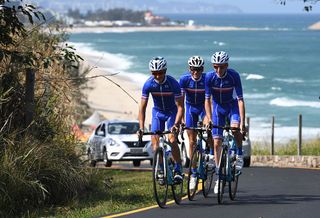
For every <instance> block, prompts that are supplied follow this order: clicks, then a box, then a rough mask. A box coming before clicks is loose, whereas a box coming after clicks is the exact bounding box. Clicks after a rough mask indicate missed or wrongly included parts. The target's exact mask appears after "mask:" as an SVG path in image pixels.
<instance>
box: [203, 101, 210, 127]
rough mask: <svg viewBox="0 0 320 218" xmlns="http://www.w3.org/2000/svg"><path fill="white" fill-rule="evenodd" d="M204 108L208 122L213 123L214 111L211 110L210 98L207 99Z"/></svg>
mask: <svg viewBox="0 0 320 218" xmlns="http://www.w3.org/2000/svg"><path fill="white" fill-rule="evenodd" d="M204 108H205V110H206V116H207V118H208V122H210V121H212V109H211V101H210V98H206V100H205V102H204Z"/></svg>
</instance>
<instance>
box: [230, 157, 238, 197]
mask: <svg viewBox="0 0 320 218" xmlns="http://www.w3.org/2000/svg"><path fill="white" fill-rule="evenodd" d="M231 177H232V179H231V181H229V197H230V199H231V200H232V201H234V200H235V198H236V194H237V190H238V181H239V175H237V171H236V165H235V161H233V162H232V167H231Z"/></svg>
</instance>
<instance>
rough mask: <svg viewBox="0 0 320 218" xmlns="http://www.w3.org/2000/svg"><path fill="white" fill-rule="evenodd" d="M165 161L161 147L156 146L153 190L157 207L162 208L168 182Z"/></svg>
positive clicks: (165, 198) (165, 199) (164, 203)
mask: <svg viewBox="0 0 320 218" xmlns="http://www.w3.org/2000/svg"><path fill="white" fill-rule="evenodd" d="M166 168H167V166H166V162H165V160H164V151H163V149H162V148H160V147H159V148H157V150H156V151H155V153H154V156H153V167H152V175H153V191H154V197H155V199H156V201H157V204H158V205H159V207H161V208H164V206H165V205H166V202H167V194H168V182H167V175H168V174H167V171H166Z"/></svg>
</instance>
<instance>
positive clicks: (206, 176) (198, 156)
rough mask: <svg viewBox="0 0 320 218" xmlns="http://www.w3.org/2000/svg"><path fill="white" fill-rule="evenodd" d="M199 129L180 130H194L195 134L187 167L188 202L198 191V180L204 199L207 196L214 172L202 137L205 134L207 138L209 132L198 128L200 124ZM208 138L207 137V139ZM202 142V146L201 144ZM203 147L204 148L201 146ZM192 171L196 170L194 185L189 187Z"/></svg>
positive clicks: (204, 139) (206, 143) (183, 128)
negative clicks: (195, 138)
mask: <svg viewBox="0 0 320 218" xmlns="http://www.w3.org/2000/svg"><path fill="white" fill-rule="evenodd" d="M198 126H199V127H196V128H194V127H182V130H185V129H189V130H194V131H196V132H197V144H196V146H194V148H193V151H192V157H191V159H190V165H189V173H188V187H187V190H188V199H189V200H190V201H192V200H193V198H194V196H195V194H196V193H197V190H198V183H199V180H200V179H201V180H202V193H203V195H204V197H207V196H208V194H209V191H210V189H211V186H212V181H213V174H214V172H215V170H214V168H213V167H212V166H209V164H208V162H209V151H210V149H209V147H208V142H207V139H206V138H205V137H204V133H205V132H206V133H207V136H209V135H210V134H211V131H210V130H208V129H206V128H203V127H200V126H202V124H200V125H198ZM207 138H208V137H207ZM203 142H204V144H203ZM203 145H204V146H203ZM192 169H197V173H196V183H195V187H191V185H190V182H191V177H192V176H194V175H192V173H193V172H192Z"/></svg>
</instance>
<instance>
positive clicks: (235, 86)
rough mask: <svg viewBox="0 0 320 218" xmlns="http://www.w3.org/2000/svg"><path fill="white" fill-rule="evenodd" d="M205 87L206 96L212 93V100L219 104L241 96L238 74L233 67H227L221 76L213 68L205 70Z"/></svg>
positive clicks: (208, 96)
mask: <svg viewBox="0 0 320 218" xmlns="http://www.w3.org/2000/svg"><path fill="white" fill-rule="evenodd" d="M205 89H206V98H210V97H211V95H212V100H213V102H215V103H216V104H219V105H222V104H227V103H230V102H232V101H234V99H235V98H237V99H242V98H243V94H242V85H241V80H240V75H239V73H237V72H236V71H235V70H233V69H227V72H226V74H225V75H224V76H223V77H222V78H220V77H219V76H218V75H217V74H216V72H215V71H214V70H213V71H210V72H207V74H206V88H205Z"/></svg>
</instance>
